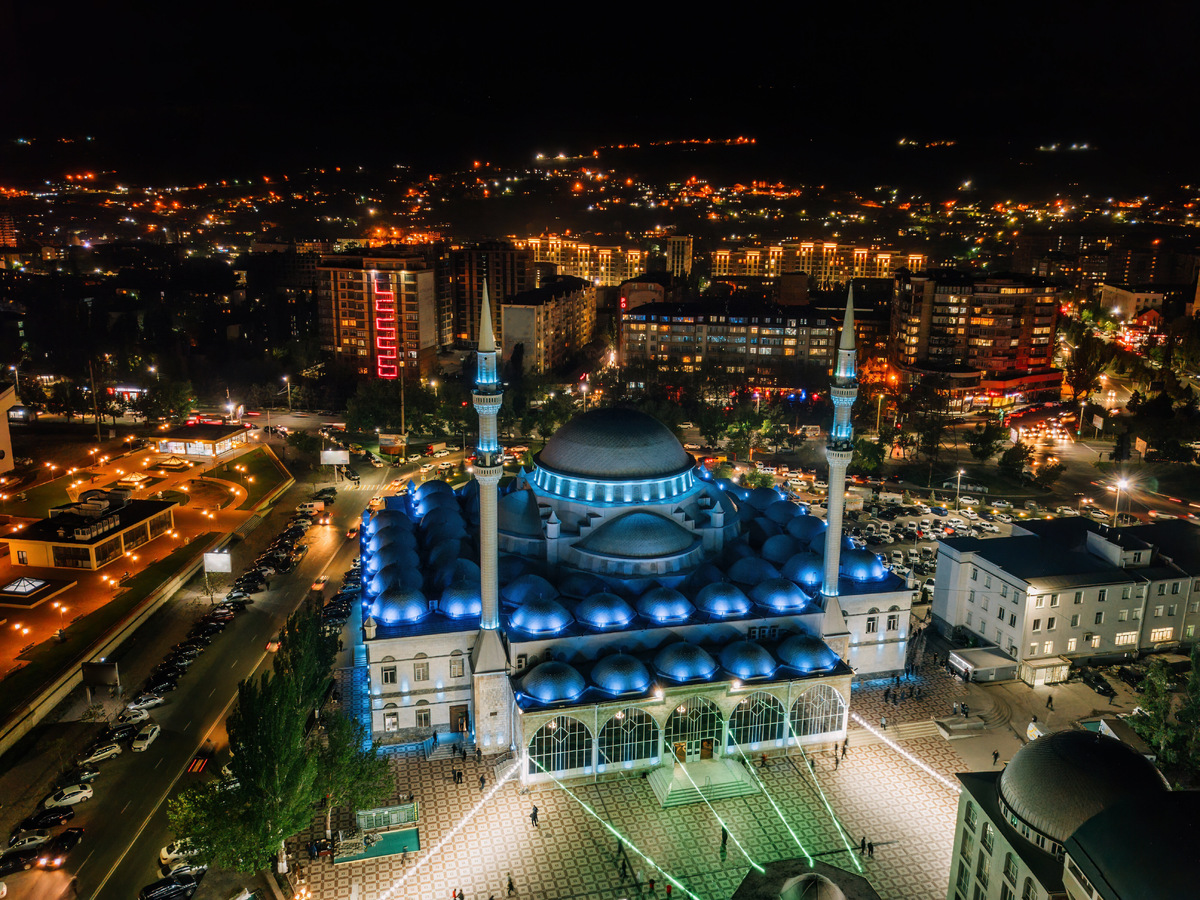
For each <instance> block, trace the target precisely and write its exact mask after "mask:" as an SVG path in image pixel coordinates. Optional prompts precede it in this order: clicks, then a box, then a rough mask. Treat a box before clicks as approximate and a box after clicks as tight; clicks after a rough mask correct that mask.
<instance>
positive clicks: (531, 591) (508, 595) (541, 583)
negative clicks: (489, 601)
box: [500, 575, 558, 606]
mask: <svg viewBox="0 0 1200 900" xmlns="http://www.w3.org/2000/svg"><path fill="white" fill-rule="evenodd" d="M500 596H501V597H503V598H504V599H505V600H506V601H508V602H509V603H515V604H516V605H517V606H520V605H522V604H523V603H526V602H528V601H529V600H533V599H536V598H544V599H547V600H552V599H554V598H555V597H557V596H558V588H556V587H555V586H554V585H552V584H551V583H550V582H548V581H547V580H546V579H545V578H543V577H542V576H541V575H522V576H520V577H519V578H515V579H513V580H512V581H511V582H509V583H508V584H506V585H505V586H504V587H503V588H501V590H500Z"/></svg>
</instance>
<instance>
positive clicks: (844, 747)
mask: <svg viewBox="0 0 1200 900" xmlns="http://www.w3.org/2000/svg"><path fill="white" fill-rule="evenodd" d="M849 747H850V738H846V739H845V740H844V741H842V759H845V758H846V750H847V749H848V748H849Z"/></svg>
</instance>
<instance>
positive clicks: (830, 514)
mask: <svg viewBox="0 0 1200 900" xmlns="http://www.w3.org/2000/svg"><path fill="white" fill-rule="evenodd" d="M829 393H830V396H831V398H832V399H833V424H832V426H831V427H830V429H829V442H828V443H827V444H826V448H825V455H826V458H827V459H828V460H829V502H828V505H827V508H826V519H825V520H826V530H825V578H824V581H823V583H822V585H821V594H822V595H823V596H825V597H827V598H828V597H836V596H837V594H838V570H839V568H840V567H841V561H842V513H843V512H844V510H845V506H846V469H847V468H848V467H849V466H850V459H851V458H852V457H853V456H854V426H853V425H852V424H851V421H850V412H851V409H852V407H853V406H854V401H855V400H856V399H857V398H858V361H857V353H856V351H855V349H854V282H853V281H851V282H850V294H849V296H848V297H847V298H846V316H845V318H844V319H843V321H842V336H841V339H840V340H839V341H838V352H837V368H835V369H834V373H833V381H832V383H831V384H830V388H829Z"/></svg>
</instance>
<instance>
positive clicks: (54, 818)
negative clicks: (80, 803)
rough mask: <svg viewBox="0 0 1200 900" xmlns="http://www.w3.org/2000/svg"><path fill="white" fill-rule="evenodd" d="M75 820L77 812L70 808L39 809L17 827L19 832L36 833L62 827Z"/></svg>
mask: <svg viewBox="0 0 1200 900" xmlns="http://www.w3.org/2000/svg"><path fill="white" fill-rule="evenodd" d="M73 818H75V810H73V809H71V807H69V806H56V807H52V808H51V809H39V810H35V811H34V812H32V813H30V814H29V815H27V816H26V817H25V818H24V819H22V820H21V824H20V825H18V826H17V830H19V831H36V830H37V829H39V828H50V827H51V826H53V825H61V824H63V822H69V821H71V820H72V819H73Z"/></svg>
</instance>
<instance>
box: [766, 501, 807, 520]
mask: <svg viewBox="0 0 1200 900" xmlns="http://www.w3.org/2000/svg"><path fill="white" fill-rule="evenodd" d="M800 512H801V509H800V507H798V506H797V505H796V504H795V503H793V502H792V501H791V500H776V501H775V502H774V503H772V504H771V505H770V506H768V507H767V508H766V509H764V510H763V515H764V516H766V517H767V518H768V519H770V520H771V521H772V522H774V523H776V524H777V525H786V524H787V523H788V522H790V521H791V520H792V519H794V518H796V516H798V515H800Z"/></svg>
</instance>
